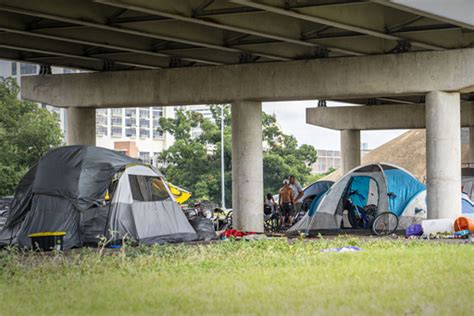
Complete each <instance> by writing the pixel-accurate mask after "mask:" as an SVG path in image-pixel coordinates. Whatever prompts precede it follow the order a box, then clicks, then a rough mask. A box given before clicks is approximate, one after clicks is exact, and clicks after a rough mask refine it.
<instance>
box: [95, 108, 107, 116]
mask: <svg viewBox="0 0 474 316" xmlns="http://www.w3.org/2000/svg"><path fill="white" fill-rule="evenodd" d="M96 113H97V114H98V115H105V116H107V109H96Z"/></svg>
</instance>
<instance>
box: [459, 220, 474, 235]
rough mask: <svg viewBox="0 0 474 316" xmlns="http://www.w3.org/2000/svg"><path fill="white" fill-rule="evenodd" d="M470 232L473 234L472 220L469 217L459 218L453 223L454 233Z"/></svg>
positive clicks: (473, 223) (473, 221) (473, 225)
mask: <svg viewBox="0 0 474 316" xmlns="http://www.w3.org/2000/svg"><path fill="white" fill-rule="evenodd" d="M465 229H467V230H470V231H471V233H474V220H472V219H470V218H469V217H465V216H459V217H458V218H456V220H455V221H454V231H456V232H458V231H461V230H465Z"/></svg>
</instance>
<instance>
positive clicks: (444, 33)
mask: <svg viewBox="0 0 474 316" xmlns="http://www.w3.org/2000/svg"><path fill="white" fill-rule="evenodd" d="M472 12H474V2H472V1H469V0H457V1H443V0H432V1H417V0H393V1H384V0H372V1H350V0H286V1H283V0H258V1H253V0H252V1H251V0H180V1H176V0H162V1H147V0H75V1H62V0H42V1H27V0H15V1H13V0H0V58H3V59H9V60H15V61H21V62H31V63H38V64H41V65H43V67H42V73H43V74H42V75H40V76H33V77H27V78H24V79H23V80H22V97H23V98H25V99H29V100H33V101H38V102H43V103H47V104H51V105H55V106H60V107H68V108H69V110H68V112H69V113H68V120H69V122H70V124H68V125H69V130H68V131H67V139H68V142H69V143H70V144H94V143H95V136H94V135H95V130H94V129H95V111H94V109H95V108H99V107H126V106H130V105H134V106H150V105H158V104H159V105H163V106H168V105H186V104H202V103H208V104H209V103H232V109H233V111H232V123H233V130H234V133H233V153H234V154H233V155H234V159H233V164H232V166H233V195H234V199H233V204H234V205H233V208H234V209H235V210H236V212H235V213H234V214H236V217H237V218H236V223H237V225H238V228H241V229H244V230H249V231H262V230H263V224H262V208H263V207H262V205H261V204H262V197H263V175H262V170H261V169H262V148H261V144H260V143H259V142H255V139H257V140H258V139H259V137H260V135H261V125H260V124H259V120H258V118H259V115H258V113H260V112H261V102H262V101H279V100H305V99H306V100H310V99H320V100H338V101H343V102H350V103H356V104H360V105H363V106H362V107H360V111H365V112H364V114H363V115H364V116H374V117H375V116H377V115H378V117H380V119H378V120H377V121H376V122H377V124H378V125H377V124H376V125H377V128H381V129H384V128H393V126H395V125H396V124H395V123H394V122H395V121H397V120H395V118H394V119H393V120H391V119H387V118H388V117H389V116H390V115H395V114H393V113H395V112H396V113H401V112H403V113H404V114H400V115H401V117H402V119H400V120H399V121H404V120H405V121H407V120H408V122H409V123H407V122H405V125H409V124H414V125H416V124H418V125H419V126H420V127H419V128H426V129H427V153H428V155H427V157H428V162H427V163H428V175H427V178H428V214H429V216H430V217H431V218H438V217H440V218H442V217H452V216H455V215H456V214H458V213H459V212H460V201H461V199H460V186H461V184H460V176H461V175H460V150H459V149H460V131H459V128H460V126H461V124H462V125H463V126H466V124H468V125H467V126H472V125H471V123H470V122H471V119H470V117H471V116H470V113H471V110H470V106H471V105H470V104H471V103H470V101H474V97H473V94H472V92H473V91H474V48H473V47H474V15H473V14H472ZM49 66H62V67H71V68H79V69H83V70H85V71H86V73H81V74H67V75H50V74H48V73H49ZM461 101H466V102H467V103H466V104H467V105H465V104H464V103H463V105H462V111H461ZM382 109H383V110H382ZM329 110H330V108H327V110H326V109H315V111H314V112H312V110H308V112H307V113H308V123H317V121H318V120H319V121H321V117H323V116H324V115H332V116H334V114H327V113H326V112H328V111H329ZM316 111H319V113H317V112H316ZM351 111H353V110H349V109H339V112H338V113H337V115H335V116H336V117H337V118H338V119H340V120H337V121H338V124H342V125H338V126H337V127H331V126H327V127H331V128H336V129H340V130H343V132H342V135H343V139H342V140H343V141H342V143H343V146H344V147H343V153H344V154H345V155H346V156H345V166H346V167H345V168H350V167H352V166H354V165H356V164H359V163H360V155H359V158H357V155H358V149H359V147H358V146H360V144H359V142H360V136H359V134H358V133H359V132H358V130H360V129H364V126H363V124H365V123H364V122H363V120H360V119H359V120H357V117H358V116H357V115H359V114H357V113H355V112H351ZM357 111H359V110H357ZM385 111H387V112H386V113H385ZM390 111H392V112H390ZM466 111H467V112H466ZM411 112H413V115H410V113H411ZM328 113H329V112H328ZM384 113H385V114H384ZM387 113H388V114H387ZM466 113H469V114H466ZM397 115H398V114H397ZM466 115H467V116H469V118H466ZM403 118H405V119H403ZM374 121H375V120H374ZM324 122H325V124H328V123H327V120H324ZM384 122H385V123H384ZM397 122H398V121H397ZM466 122H469V123H466ZM384 124H385V125H384ZM405 125H404V126H405ZM440 192H443V194H440Z"/></svg>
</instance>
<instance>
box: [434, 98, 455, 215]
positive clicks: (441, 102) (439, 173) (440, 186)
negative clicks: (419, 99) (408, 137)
mask: <svg viewBox="0 0 474 316" xmlns="http://www.w3.org/2000/svg"><path fill="white" fill-rule="evenodd" d="M459 103H460V96H459V93H446V92H439V91H433V92H430V93H428V94H427V95H426V167H427V170H426V173H427V175H426V176H427V207H428V218H430V219H436V218H454V217H456V216H458V215H460V214H461V129H460V128H459V125H460V106H459Z"/></svg>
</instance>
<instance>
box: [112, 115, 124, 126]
mask: <svg viewBox="0 0 474 316" xmlns="http://www.w3.org/2000/svg"><path fill="white" fill-rule="evenodd" d="M112 125H113V126H122V118H121V117H117V116H114V117H112Z"/></svg>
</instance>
